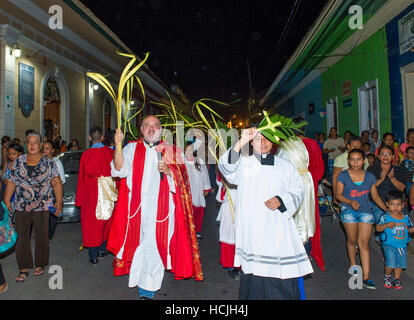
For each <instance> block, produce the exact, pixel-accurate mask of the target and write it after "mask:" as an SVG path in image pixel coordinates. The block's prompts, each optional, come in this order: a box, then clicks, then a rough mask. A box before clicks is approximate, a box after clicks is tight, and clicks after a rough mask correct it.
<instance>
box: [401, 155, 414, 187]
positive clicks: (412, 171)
mask: <svg viewBox="0 0 414 320" xmlns="http://www.w3.org/2000/svg"><path fill="white" fill-rule="evenodd" d="M405 153H406V155H407V158H406V159H405V160H404V161H403V162H401V165H400V167H401V168H402V169H404V173H405V177H406V180H405V181H406V189H405V190H406V192H407V195H409V194H410V189H411V186H412V185H413V182H412V180H413V176H414V147H407V149H406V150H405Z"/></svg>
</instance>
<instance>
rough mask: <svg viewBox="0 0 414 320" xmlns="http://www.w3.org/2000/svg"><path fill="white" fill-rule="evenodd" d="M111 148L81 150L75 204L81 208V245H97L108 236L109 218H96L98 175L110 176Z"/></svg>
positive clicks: (88, 246)
mask: <svg viewBox="0 0 414 320" xmlns="http://www.w3.org/2000/svg"><path fill="white" fill-rule="evenodd" d="M112 159H113V150H112V149H110V148H108V147H103V148H94V149H88V150H86V151H85V152H83V154H82V157H81V161H80V166H79V174H78V185H77V188H76V202H75V205H76V206H77V207H80V208H81V226H82V240H83V246H84V247H87V248H90V247H99V246H100V245H101V244H102V242H104V241H106V239H107V238H108V233H109V228H110V225H111V219H109V220H97V219H96V204H97V202H98V179H97V178H98V177H101V176H104V177H110V176H111V165H110V163H111V161H112Z"/></svg>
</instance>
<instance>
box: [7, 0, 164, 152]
mask: <svg viewBox="0 0 414 320" xmlns="http://www.w3.org/2000/svg"><path fill="white" fill-rule="evenodd" d="M59 18H61V21H62V25H61V27H60V28H59V25H58V22H59ZM56 26H57V28H56ZM117 51H120V52H124V53H133V52H132V51H131V50H130V49H129V48H128V47H127V46H126V45H125V44H124V43H123V42H122V41H121V40H120V39H119V38H118V37H117V36H116V35H115V34H114V33H113V32H112V31H111V30H110V29H109V28H108V27H107V26H106V25H104V24H103V23H102V22H101V21H100V20H99V19H98V18H97V17H96V16H95V15H94V14H93V13H92V12H91V11H90V10H89V9H88V8H86V7H85V6H84V5H83V4H82V3H80V2H79V1H77V0H53V1H52V0H37V1H28V0H27V1H22V0H2V1H1V7H0V71H1V78H0V97H1V98H0V136H3V135H9V136H11V137H17V138H19V139H20V140H21V141H22V142H23V141H24V139H25V131H26V130H27V129H34V130H36V131H38V132H40V133H42V134H43V135H44V134H45V133H46V130H49V129H50V128H54V130H55V133H57V134H60V136H61V137H62V140H66V141H70V140H71V139H73V138H75V139H77V140H78V141H79V142H80V144H81V145H82V147H87V146H89V143H88V140H87V137H88V134H89V129H90V128H91V127H92V126H94V125H100V126H102V127H103V128H104V129H109V128H112V129H114V128H115V123H116V121H115V120H116V112H115V109H114V103H113V101H112V100H111V99H110V97H109V95H108V94H107V93H106V91H105V90H104V89H103V88H102V87H101V86H99V85H97V84H96V83H95V82H94V81H93V80H92V79H90V78H88V77H87V76H86V73H87V72H88V71H91V72H98V73H101V74H105V75H109V77H108V79H109V81H110V82H111V83H112V85H113V87H114V88H116V86H117V83H118V81H119V77H120V75H121V72H122V70H123V69H124V67H125V65H126V64H127V63H128V62H129V60H128V59H127V58H125V57H122V56H120V55H118V54H117ZM138 76H139V77H140V79H141V81H142V82H143V85H144V88H145V94H146V98H147V102H148V101H149V100H152V101H161V100H162V99H164V98H165V97H166V91H167V90H168V86H167V85H166V84H164V83H163V82H162V81H161V80H160V79H159V78H158V77H157V76H156V75H155V74H154V73H153V72H152V71H151V70H150V69H149V68H148V67H147V66H146V65H145V66H144V67H143V68H142V69H141V71H139V73H138ZM115 90H116V89H115ZM134 97H136V101H135V102H136V104H137V106H138V105H139V104H140V103H142V101H141V98H140V94H139V90H137V92H135V93H134ZM146 112H147V113H155V111H154V110H152V109H151V107H150V106H148V107H147V109H146Z"/></svg>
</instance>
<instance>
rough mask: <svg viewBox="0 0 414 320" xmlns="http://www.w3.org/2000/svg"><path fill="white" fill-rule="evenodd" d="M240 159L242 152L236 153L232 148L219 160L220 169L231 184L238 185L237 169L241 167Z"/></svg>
mask: <svg viewBox="0 0 414 320" xmlns="http://www.w3.org/2000/svg"><path fill="white" fill-rule="evenodd" d="M240 158H241V156H240V152H239V153H237V152H235V151H234V150H233V147H231V148H230V149H229V150H227V151H226V152H225V153H224V154H223V155H222V156H221V157H220V159H219V163H218V168H219V170H220V172H221V174H222V175H223V176H224V177H225V178H226V180H227V182H229V183H230V184H237V182H236V179H237V169H238V167H239V165H240Z"/></svg>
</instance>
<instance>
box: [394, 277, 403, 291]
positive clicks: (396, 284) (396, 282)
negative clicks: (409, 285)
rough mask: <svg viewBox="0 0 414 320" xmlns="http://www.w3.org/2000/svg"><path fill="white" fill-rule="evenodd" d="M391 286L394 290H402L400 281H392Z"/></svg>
mask: <svg viewBox="0 0 414 320" xmlns="http://www.w3.org/2000/svg"><path fill="white" fill-rule="evenodd" d="M393 285H394V289H395V290H402V288H403V287H402V285H401V281H400V279H394V281H393Z"/></svg>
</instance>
